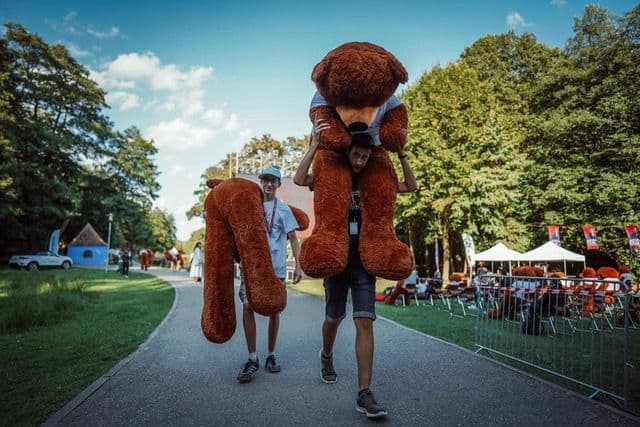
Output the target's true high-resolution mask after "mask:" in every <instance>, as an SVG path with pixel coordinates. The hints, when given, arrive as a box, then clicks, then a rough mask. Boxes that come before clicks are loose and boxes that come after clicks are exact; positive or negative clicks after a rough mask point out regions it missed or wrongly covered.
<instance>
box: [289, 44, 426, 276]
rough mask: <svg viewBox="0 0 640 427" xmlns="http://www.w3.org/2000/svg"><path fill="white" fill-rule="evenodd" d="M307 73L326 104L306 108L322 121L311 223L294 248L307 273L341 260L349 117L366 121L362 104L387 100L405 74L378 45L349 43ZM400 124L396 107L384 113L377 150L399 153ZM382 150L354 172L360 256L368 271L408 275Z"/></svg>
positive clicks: (391, 174)
mask: <svg viewBox="0 0 640 427" xmlns="http://www.w3.org/2000/svg"><path fill="white" fill-rule="evenodd" d="M311 78H312V80H313V81H314V82H315V83H316V87H317V88H318V91H319V92H320V93H321V94H322V96H323V97H324V98H325V99H326V100H327V101H328V102H329V103H330V104H331V105H330V106H318V107H315V108H313V109H311V111H310V113H309V115H310V118H311V121H312V122H314V123H317V122H318V120H323V121H324V122H325V123H328V124H329V125H330V126H329V128H328V129H326V130H324V131H323V132H321V133H320V135H319V139H320V144H319V150H318V151H317V152H316V155H315V157H314V161H313V177H314V212H315V216H316V226H315V228H314V231H313V235H312V236H310V237H309V238H308V239H306V240H305V242H304V243H303V245H302V250H301V256H300V262H301V265H302V269H303V270H304V271H305V273H306V274H308V275H309V276H312V277H328V276H332V275H335V274H337V273H339V272H341V271H342V270H344V268H345V267H346V263H347V257H348V245H349V237H348V234H347V226H348V206H349V200H350V193H351V169H350V168H349V165H348V162H347V160H346V154H345V150H346V148H347V147H348V146H349V144H350V143H351V134H350V133H349V131H348V130H347V127H348V126H349V125H350V124H351V123H353V122H355V121H361V122H364V123H369V122H370V113H371V108H370V107H379V106H380V105H382V104H383V103H384V102H385V101H387V100H388V99H389V98H390V97H391V95H393V93H394V92H395V91H396V89H397V87H398V85H399V84H400V83H404V82H406V81H407V78H408V76H407V72H406V70H405V69H404V67H403V66H402V64H400V62H399V61H398V60H397V59H396V58H395V57H394V56H393V55H392V54H390V53H389V52H387V51H386V50H384V49H383V48H381V47H379V46H376V45H373V44H370V43H357V42H354V43H347V44H344V45H342V46H339V47H337V48H336V49H334V50H332V51H331V52H329V53H328V54H327V55H326V56H325V57H324V58H323V59H322V61H320V62H319V63H318V64H317V65H316V66H315V68H314V70H313V73H312V76H311ZM336 107H338V108H336ZM341 108H347V109H349V114H348V116H341V115H340V114H338V110H340V109H341ZM341 111H342V110H341ZM359 112H362V113H363V117H359V115H358V113H359ZM407 122H408V115H407V111H406V108H405V107H404V105H399V106H398V107H396V108H394V109H392V110H390V111H387V112H386V114H385V116H384V117H383V120H382V123H381V127H380V139H381V142H382V147H384V148H386V149H387V150H389V151H393V152H398V151H400V150H401V149H402V147H404V145H405V143H406V137H407V132H406V129H407ZM382 147H378V148H376V149H374V150H373V153H372V156H371V158H370V159H369V162H368V164H367V165H366V166H365V168H364V169H363V170H362V172H360V182H359V185H360V192H361V196H362V197H361V213H362V225H361V235H360V256H361V258H362V261H363V265H364V267H365V269H366V270H367V272H369V273H370V274H372V275H375V276H378V277H383V278H386V279H389V280H400V279H403V278H405V277H407V276H408V275H409V274H410V273H411V270H412V268H413V265H414V262H413V257H412V254H411V251H410V250H409V248H408V247H407V246H406V245H405V244H404V243H402V242H400V241H399V240H398V239H397V237H396V235H395V231H394V228H393V216H394V213H395V203H396V192H397V176H396V173H395V171H394V168H393V165H392V163H391V160H390V158H389V155H388V153H387V152H386V151H385V150H384V149H383V148H382Z"/></svg>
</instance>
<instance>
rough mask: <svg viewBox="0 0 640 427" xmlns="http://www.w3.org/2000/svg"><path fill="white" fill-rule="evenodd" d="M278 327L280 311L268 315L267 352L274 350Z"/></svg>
mask: <svg viewBox="0 0 640 427" xmlns="http://www.w3.org/2000/svg"><path fill="white" fill-rule="evenodd" d="M279 329H280V313H278V314H274V315H273V316H269V333H268V340H269V341H268V343H267V350H268V351H269V353H273V352H275V351H276V341H277V340H278V330H279Z"/></svg>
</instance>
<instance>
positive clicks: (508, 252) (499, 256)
mask: <svg viewBox="0 0 640 427" xmlns="http://www.w3.org/2000/svg"><path fill="white" fill-rule="evenodd" d="M523 259H524V258H522V254H521V253H520V252H518V251H514V250H513V249H509V248H508V247H507V246H506V245H505V244H503V243H502V242H499V243H497V244H496V245H494V246H492V247H490V248H489V249H487V250H486V251H482V252H478V253H477V254H475V256H474V257H473V260H474V261H522V260H523ZM527 259H528V258H527Z"/></svg>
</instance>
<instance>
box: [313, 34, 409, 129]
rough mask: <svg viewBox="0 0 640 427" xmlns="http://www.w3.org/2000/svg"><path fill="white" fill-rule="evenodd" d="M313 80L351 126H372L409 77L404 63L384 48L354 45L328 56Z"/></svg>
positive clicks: (369, 44)
mask: <svg viewBox="0 0 640 427" xmlns="http://www.w3.org/2000/svg"><path fill="white" fill-rule="evenodd" d="M311 80H313V81H314V82H315V84H316V87H317V89H318V92H320V94H321V95H322V96H323V97H324V98H325V99H326V100H327V102H328V103H329V104H330V105H332V106H334V107H335V108H336V110H337V111H338V114H340V116H341V118H342V119H343V122H345V124H346V125H348V124H349V122H355V121H362V122H364V123H370V122H371V121H372V120H373V117H375V114H376V112H377V109H378V107H379V106H381V105H382V104H384V103H385V102H386V101H387V100H388V99H389V98H390V97H391V95H393V94H394V92H395V91H396V89H397V88H398V85H399V84H400V83H406V82H407V80H408V75H407V70H405V68H404V67H403V66H402V64H401V63H400V61H398V60H397V59H396V57H395V56H393V55H392V54H391V53H389V52H388V51H386V50H385V49H383V48H381V47H380V46H377V45H375V44H371V43H366V42H351V43H345V44H343V45H341V46H338V47H337V48H335V49H333V50H332V51H330V52H329V53H327V54H326V55H325V57H324V58H322V60H321V61H320V62H319V63H318V64H316V66H315V67H314V68H313V72H312V73H311ZM341 111H344V112H345V113H344V114H342V113H341Z"/></svg>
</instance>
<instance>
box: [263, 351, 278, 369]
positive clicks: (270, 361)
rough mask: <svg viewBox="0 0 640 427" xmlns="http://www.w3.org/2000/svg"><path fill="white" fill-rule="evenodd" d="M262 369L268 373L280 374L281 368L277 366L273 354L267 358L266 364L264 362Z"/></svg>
mask: <svg viewBox="0 0 640 427" xmlns="http://www.w3.org/2000/svg"><path fill="white" fill-rule="evenodd" d="M264 368H265V369H266V370H267V371H269V372H280V371H281V370H282V368H280V365H278V362H277V361H276V357H275V356H274V355H273V354H272V355H271V356H269V357H267V360H266V362H264Z"/></svg>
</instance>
